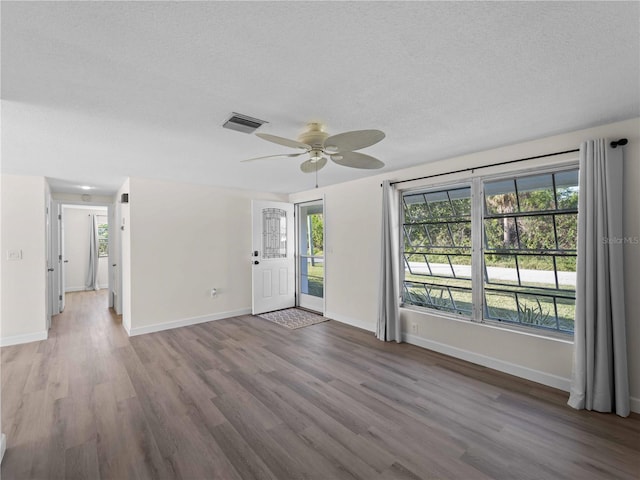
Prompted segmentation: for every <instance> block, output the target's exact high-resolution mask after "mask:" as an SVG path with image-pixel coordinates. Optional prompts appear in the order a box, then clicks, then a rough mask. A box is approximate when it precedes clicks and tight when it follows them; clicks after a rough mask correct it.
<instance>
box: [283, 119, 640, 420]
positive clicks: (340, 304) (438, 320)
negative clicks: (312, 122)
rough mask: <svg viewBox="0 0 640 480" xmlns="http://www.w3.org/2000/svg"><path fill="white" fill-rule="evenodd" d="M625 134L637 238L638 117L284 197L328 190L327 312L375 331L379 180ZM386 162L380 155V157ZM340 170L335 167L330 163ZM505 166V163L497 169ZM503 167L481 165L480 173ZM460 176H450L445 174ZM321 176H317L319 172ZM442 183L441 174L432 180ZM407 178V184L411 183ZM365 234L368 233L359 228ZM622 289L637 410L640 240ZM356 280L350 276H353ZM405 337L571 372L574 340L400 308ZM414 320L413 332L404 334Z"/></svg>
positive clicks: (632, 231)
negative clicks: (542, 335)
mask: <svg viewBox="0 0 640 480" xmlns="http://www.w3.org/2000/svg"><path fill="white" fill-rule="evenodd" d="M599 137H610V138H612V139H617V138H621V137H626V138H628V139H629V142H630V143H629V145H627V146H626V147H625V185H624V188H625V194H624V195H625V206H626V208H625V212H624V218H625V236H627V237H630V238H635V239H640V208H638V206H639V205H640V119H632V120H628V121H625V122H618V123H615V124H610V125H605V126H601V127H596V128H591V129H587V130H582V131H578V132H572V133H566V134H562V135H557V136H553V137H549V138H545V139H540V140H534V141H531V142H526V143H522V144H516V145H510V146H506V147H503V148H498V149H494V150H490V151H485V152H479V153H473V154H469V155H465V156H461V157H456V158H450V159H446V160H442V161H438V162H433V163H429V164H425V165H422V166H419V167H413V168H410V169H405V170H402V171H397V172H393V173H389V174H381V175H378V176H376V177H371V178H365V179H362V180H357V181H353V182H348V183H345V184H341V185H336V186H330V187H326V188H320V189H316V190H310V191H306V192H300V193H296V194H292V195H290V196H289V199H290V201H292V202H302V201H306V200H310V199H314V198H318V197H319V195H322V194H323V193H324V194H325V196H326V218H325V222H326V242H327V251H326V259H325V261H326V272H327V273H326V274H327V279H326V290H325V291H326V299H325V301H326V310H327V313H326V314H327V316H329V317H331V318H334V319H336V320H340V321H344V322H346V323H349V324H352V325H356V326H359V327H362V328H365V329H367V330H370V331H374V330H375V325H376V318H377V299H378V279H379V268H380V262H379V256H380V218H381V202H382V194H381V188H380V183H381V181H382V180H383V179H392V180H402V179H410V178H415V177H419V176H425V175H431V174H434V173H441V172H450V171H453V170H458V169H463V168H468V167H472V166H480V165H487V164H490V163H496V162H501V161H507V160H513V159H518V158H524V157H530V156H535V155H541V154H545V153H552V152H557V151H565V150H571V149H575V148H578V147H579V145H580V142H581V141H583V140H586V139H590V138H599ZM571 157H573V158H576V154H570V155H565V156H563V157H549V158H547V159H544V160H537V161H533V162H529V163H527V164H519V165H517V166H515V167H513V168H516V169H517V168H523V167H525V165H527V166H528V165H533V166H537V165H544V164H553V163H554V162H558V161H561V160H566V159H567V158H571ZM383 160H384V159H383ZM333 168H338V167H333ZM501 170H502V171H505V167H502V169H501ZM496 171H500V170H498V169H496V168H493V169H485V170H483V173H492V172H496ZM455 178H464V177H463V175H462V174H461V175H457V176H448V177H447V178H446V180H453V179H455ZM320 180H322V177H320ZM436 181H437V182H444V181H445V179H444V178H440V179H438V180H435V181H434V182H436ZM409 185H410V184H405V185H404V186H409ZM363 232H365V234H363ZM625 265H626V266H627V268H626V270H625V283H626V286H625V294H626V306H627V312H626V314H627V335H628V346H629V349H628V350H629V369H630V383H631V395H632V397H633V398H632V405H633V406H632V408H633V409H634V411H640V323H639V322H638V321H637V320H638V318H640V296H639V295H638V291H639V287H640V268H639V267H640V245H637V244H636V245H633V244H628V245H627V246H626V247H625ZM354 279H355V281H354ZM401 317H402V322H403V332H404V335H405V338H406V339H407V340H408V341H410V342H411V343H415V344H419V345H422V346H425V347H427V348H431V349H434V350H438V351H441V352H444V353H448V354H451V355H454V356H458V357H460V358H465V359H467V360H470V361H473V362H476V363H479V364H483V365H487V366H491V367H493V368H497V369H499V370H503V371H507V372H509V373H513V374H517V375H520V376H523V377H525V378H530V379H533V380H536V381H539V382H542V383H546V384H549V385H553V386H556V387H558V388H563V389H567V388H568V385H569V378H570V375H571V364H572V356H573V345H572V342H570V341H563V340H555V339H549V338H544V337H539V336H536V335H531V334H527V333H521V332H515V331H510V330H505V329H501V328H496V327H492V326H488V325H483V324H472V323H470V322H468V321H460V320H452V319H449V318H443V317H441V316H438V315H431V314H426V313H423V312H416V311H412V310H408V309H403V310H402V313H401ZM409 322H415V323H417V326H418V334H412V335H409V333H408V329H407V325H408V324H409Z"/></svg>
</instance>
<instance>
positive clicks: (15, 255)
mask: <svg viewBox="0 0 640 480" xmlns="http://www.w3.org/2000/svg"><path fill="white" fill-rule="evenodd" d="M7 260H22V250H7Z"/></svg>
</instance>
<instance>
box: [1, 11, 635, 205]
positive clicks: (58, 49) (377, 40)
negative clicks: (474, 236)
mask: <svg viewBox="0 0 640 480" xmlns="http://www.w3.org/2000/svg"><path fill="white" fill-rule="evenodd" d="M639 6H640V4H639V3H638V2H628V3H622V2H601V3H600V2H568V3H561V2H531V3H529V2H469V3H466V2H465V3H457V2H442V3H440V2H388V3H387V2H326V3H325V2H193V3H192V2H69V3H67V2H43V3H32V2H7V1H3V2H2V6H1V8H2V12H1V13H2V127H3V128H2V171H3V172H6V173H16V174H28V175H30V174H33V175H45V176H48V177H50V178H51V179H52V185H53V187H54V189H57V190H60V191H70V192H72V191H74V188H75V187H74V185H78V184H90V185H93V186H95V187H98V188H96V190H94V193H96V194H98V193H105V192H113V191H115V189H117V188H118V187H119V185H120V184H121V183H122V181H123V180H124V178H125V177H127V176H135V177H147V178H158V179H170V180H178V181H186V182H195V183H207V184H211V185H219V186H229V187H239V188H249V189H256V190H264V191H274V192H295V191H300V190H306V189H309V188H312V187H313V186H314V184H315V179H314V178H313V175H308V174H304V173H302V172H300V170H299V167H298V165H299V164H300V163H301V160H299V159H293V158H289V159H274V160H265V161H261V162H252V163H240V160H242V159H244V158H249V157H254V156H260V155H270V154H276V153H281V152H287V153H289V152H291V150H289V149H288V148H286V147H279V146H278V145H274V144H271V143H268V142H265V141H264V140H261V139H259V138H258V137H256V136H254V135H247V134H243V133H238V132H234V131H230V130H226V129H223V128H222V127H221V125H222V123H223V122H224V121H225V120H226V118H227V117H228V116H229V115H230V114H231V112H234V111H235V112H240V113H244V114H247V115H251V116H255V117H258V118H262V119H265V120H267V121H269V122H270V123H269V124H268V125H266V126H265V127H263V128H262V129H261V131H265V132H267V133H271V134H275V135H280V136H284V137H289V138H295V137H296V136H297V135H298V133H300V131H301V130H302V129H303V127H304V125H305V124H306V123H307V122H309V121H312V120H316V121H318V120H319V121H322V122H324V123H325V124H326V125H327V129H328V130H329V132H330V133H339V132H342V131H348V130H359V129H368V128H377V129H381V130H383V131H385V132H386V134H387V138H386V139H385V140H383V141H382V142H381V143H379V144H377V145H375V146H373V147H371V148H369V149H366V150H364V151H363V153H368V154H371V155H373V156H376V157H378V158H380V159H381V160H383V161H384V162H385V163H386V167H385V169H384V171H391V170H396V169H399V168H403V167H407V166H410V165H415V164H420V163H425V162H429V161H433V160H437V159H441V158H447V157H451V156H453V155H457V154H462V153H468V152H474V151H479V150H483V149H487V148H492V147H496V146H500V145H505V144H511V143H517V142H520V141H524V140H528V139H532V138H539V137H542V136H546V135H551V134H555V133H560V132H564V131H570V130H576V129H579V128H586V127H589V126H594V125H598V124H603V123H608V122H612V121H617V120H623V119H627V118H631V117H635V116H639V115H640V101H639V96H640V95H639V87H638V85H639V82H640V78H639V71H640V66H639V58H640V54H639V51H640V34H639V23H638V19H639V15H640V13H639ZM378 172H379V171H362V170H355V169H350V168H345V167H341V166H339V165H335V164H332V163H331V162H330V164H329V165H328V166H327V167H326V168H325V169H324V170H322V171H320V173H319V183H320V184H321V185H327V184H332V183H338V182H343V181H347V180H351V179H355V178H360V177H362V176H365V175H371V174H375V173H378Z"/></svg>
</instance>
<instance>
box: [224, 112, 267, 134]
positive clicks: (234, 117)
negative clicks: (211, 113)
mask: <svg viewBox="0 0 640 480" xmlns="http://www.w3.org/2000/svg"><path fill="white" fill-rule="evenodd" d="M265 123H269V122H267V121H265V120H260V119H258V118H253V117H249V116H247V115H242V114H241V113H235V112H233V113H232V114H231V117H230V118H229V119H228V120H227V121H226V122H224V124H223V125H222V126H223V127H224V128H229V129H231V130H236V131H238V132H244V133H253V132H255V131H256V130H257V129H258V128H260V127H261V126H262V125H264V124H265Z"/></svg>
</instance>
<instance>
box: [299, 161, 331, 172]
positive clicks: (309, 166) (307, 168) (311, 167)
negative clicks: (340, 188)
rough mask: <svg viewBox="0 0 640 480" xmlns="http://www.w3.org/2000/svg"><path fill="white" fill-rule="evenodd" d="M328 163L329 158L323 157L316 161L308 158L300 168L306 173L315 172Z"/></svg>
mask: <svg viewBox="0 0 640 480" xmlns="http://www.w3.org/2000/svg"><path fill="white" fill-rule="evenodd" d="M326 164H327V159H326V158H325V157H322V158H321V159H320V160H318V161H316V162H314V161H313V160H307V161H306V162H303V163H302V165H300V170H302V171H303V172H304V173H314V172H317V171H318V170H320V169H321V168H322V167H324V166H325V165H326Z"/></svg>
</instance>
